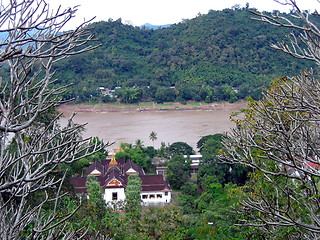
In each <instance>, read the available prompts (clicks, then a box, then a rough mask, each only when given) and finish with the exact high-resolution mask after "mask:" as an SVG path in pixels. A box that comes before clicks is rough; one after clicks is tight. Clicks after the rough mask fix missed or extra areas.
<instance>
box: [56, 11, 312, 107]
mask: <svg viewBox="0 0 320 240" xmlns="http://www.w3.org/2000/svg"><path fill="white" fill-rule="evenodd" d="M286 16H289V15H286ZM251 17H252V14H251V13H249V12H248V11H247V10H246V9H225V10H222V11H210V12H209V13H208V14H203V15H199V16H197V17H196V18H194V19H190V20H184V21H183V22H181V23H178V24H172V25H170V26H169V27H165V28H157V29H150V28H149V27H147V26H148V25H147V26H146V27H143V28H140V27H133V26H131V25H126V24H122V22H121V19H119V20H116V21H111V20H110V21H107V22H103V21H102V22H97V23H93V24H91V26H90V27H91V32H92V34H93V35H95V37H96V38H97V39H98V41H97V44H101V45H102V46H101V47H99V48H97V49H95V50H93V51H91V52H88V53H85V54H81V55H79V56H71V57H70V58H68V59H66V60H65V61H63V62H60V63H59V64H58V65H57V66H56V68H57V70H58V72H57V74H56V76H57V77H58V78H59V81H58V84H68V83H76V84H75V85H74V87H73V88H71V89H70V91H69V92H68V96H78V99H79V101H88V100H90V99H91V98H92V96H96V97H97V98H98V97H99V95H98V93H97V88H98V87H105V88H109V89H115V87H121V88H122V90H123V92H122V93H121V92H120V90H119V95H121V94H122V95H121V96H126V97H123V99H125V100H124V101H131V102H135V101H141V100H143V99H153V100H156V101H159V102H161V101H169V100H173V101H182V102H183V101H188V100H195V101H208V102H210V101H213V100H227V101H234V100H236V99H242V98H245V97H247V96H251V97H254V98H259V97H260V96H261V89H260V87H261V86H267V85H268V84H269V82H270V81H271V80H272V79H274V78H277V77H281V76H292V75H295V74H298V73H299V72H300V71H301V70H302V69H304V68H309V67H312V66H315V65H314V64H313V63H309V62H306V61H300V60H297V59H294V58H291V57H289V56H288V55H286V54H284V53H282V52H279V51H275V50H273V49H272V48H271V47H270V45H271V44H272V43H275V42H277V41H281V40H283V39H284V36H285V35H286V34H288V33H289V30H288V29H284V28H277V27H275V26H271V25H268V24H266V23H262V22H259V21H254V20H251ZM125 90H126V91H127V92H125Z"/></svg>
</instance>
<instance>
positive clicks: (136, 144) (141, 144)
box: [135, 139, 144, 149]
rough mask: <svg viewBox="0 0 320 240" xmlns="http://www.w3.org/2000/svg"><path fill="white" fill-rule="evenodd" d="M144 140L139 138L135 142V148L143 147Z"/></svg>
mask: <svg viewBox="0 0 320 240" xmlns="http://www.w3.org/2000/svg"><path fill="white" fill-rule="evenodd" d="M143 146H144V145H143V141H142V140H141V139H137V140H136V142H135V148H140V149H142V148H143Z"/></svg>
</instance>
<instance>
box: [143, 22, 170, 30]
mask: <svg viewBox="0 0 320 240" xmlns="http://www.w3.org/2000/svg"><path fill="white" fill-rule="evenodd" d="M171 25H172V24H165V25H153V24H150V23H145V24H143V25H141V26H140V28H148V29H159V28H167V27H170V26H171Z"/></svg>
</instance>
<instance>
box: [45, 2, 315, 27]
mask: <svg viewBox="0 0 320 240" xmlns="http://www.w3.org/2000/svg"><path fill="white" fill-rule="evenodd" d="M280 1H282V2H283V1H285V0H280ZM48 2H49V4H50V3H51V5H52V7H54V6H57V5H59V4H62V6H63V7H65V8H66V7H71V6H75V5H80V7H79V10H78V13H77V16H76V18H74V19H73V20H72V21H71V22H70V25H69V26H68V27H69V28H74V27H75V26H78V25H79V23H80V22H82V21H83V19H84V18H85V19H89V18H92V17H94V16H96V19H95V21H100V20H108V19H109V18H112V19H113V20H116V19H118V18H122V22H123V23H130V24H132V25H134V26H141V25H143V24H145V23H151V24H153V25H164V24H169V23H178V22H180V21H181V20H182V19H191V18H194V17H196V16H197V14H198V13H202V14H207V13H208V11H209V10H210V9H212V10H222V9H225V8H231V7H232V6H234V5H235V4H239V5H240V6H241V7H245V5H246V3H247V2H248V3H249V6H250V7H253V8H257V9H258V10H266V11H272V10H280V11H288V10H289V9H290V8H289V7H288V6H281V5H280V4H279V3H276V2H275V1H274V0H65V1H61V0H48ZM297 3H298V4H299V3H300V4H299V6H301V8H302V9H307V10H311V11H313V10H315V9H316V8H318V9H320V4H319V3H317V0H297Z"/></svg>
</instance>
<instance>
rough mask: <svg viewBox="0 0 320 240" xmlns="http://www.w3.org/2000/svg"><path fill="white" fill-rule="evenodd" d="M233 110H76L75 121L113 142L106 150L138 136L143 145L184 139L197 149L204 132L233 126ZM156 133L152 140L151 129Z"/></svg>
mask: <svg viewBox="0 0 320 240" xmlns="http://www.w3.org/2000/svg"><path fill="white" fill-rule="evenodd" d="M231 113H232V111H218V110H215V111H177V112H175V111H167V112H79V113H78V114H77V115H76V117H75V122H77V123H88V124H87V126H86V131H85V132H84V134H83V136H84V137H90V136H93V137H94V136H98V137H99V138H100V139H103V141H104V142H105V143H107V142H108V141H109V142H115V143H114V144H113V145H112V146H111V147H109V149H108V150H112V149H114V148H117V147H118V146H119V144H120V143H121V142H127V143H132V144H134V143H135V141H136V140H137V139H141V140H142V141H143V143H144V146H153V145H154V147H155V148H159V147H160V145H161V142H165V143H166V145H168V143H170V144H172V143H174V142H180V141H181V142H186V143H188V144H189V145H190V146H192V147H193V149H194V150H195V151H196V152H197V151H198V149H197V148H196V143H197V141H199V139H200V138H201V137H203V136H206V135H209V134H215V133H224V132H227V131H229V130H230V128H232V127H234V123H232V122H231V121H230V119H229V116H230V114H231ZM64 115H65V118H62V119H61V125H62V126H65V125H66V121H67V118H68V117H70V113H67V112H66V113H64ZM152 131H154V132H156V133H157V138H158V139H157V140H155V141H154V143H152V141H151V140H150V139H149V135H150V133H151V132H152Z"/></svg>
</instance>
